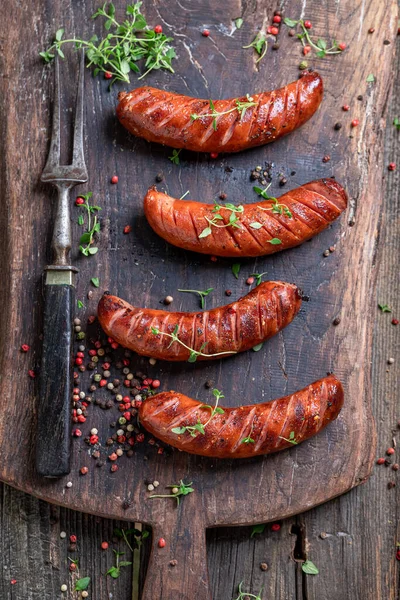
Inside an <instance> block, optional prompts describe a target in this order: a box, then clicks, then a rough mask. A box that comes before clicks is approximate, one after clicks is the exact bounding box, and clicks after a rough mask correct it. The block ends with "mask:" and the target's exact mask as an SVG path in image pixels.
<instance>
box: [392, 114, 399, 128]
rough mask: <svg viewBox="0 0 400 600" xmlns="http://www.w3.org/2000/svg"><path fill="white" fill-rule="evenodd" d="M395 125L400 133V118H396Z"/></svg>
mask: <svg viewBox="0 0 400 600" xmlns="http://www.w3.org/2000/svg"><path fill="white" fill-rule="evenodd" d="M393 125H394V126H395V127H396V129H397V131H400V119H399V117H395V118H394V121H393Z"/></svg>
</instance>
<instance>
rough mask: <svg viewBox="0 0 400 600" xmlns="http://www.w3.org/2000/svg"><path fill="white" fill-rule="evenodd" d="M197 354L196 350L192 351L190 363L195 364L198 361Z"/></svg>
mask: <svg viewBox="0 0 400 600" xmlns="http://www.w3.org/2000/svg"><path fill="white" fill-rule="evenodd" d="M197 356H198V354H197V352H195V351H194V350H192V351H191V353H190V356H189V358H188V362H190V363H195V362H196V361H197Z"/></svg>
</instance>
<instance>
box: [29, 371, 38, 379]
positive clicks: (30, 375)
mask: <svg viewBox="0 0 400 600" xmlns="http://www.w3.org/2000/svg"><path fill="white" fill-rule="evenodd" d="M28 375H29V377H30V378H31V379H35V377H36V373H35V371H34V370H33V369H29V371H28Z"/></svg>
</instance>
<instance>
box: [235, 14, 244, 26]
mask: <svg viewBox="0 0 400 600" xmlns="http://www.w3.org/2000/svg"><path fill="white" fill-rule="evenodd" d="M242 25H243V19H242V18H241V17H239V18H238V19H235V26H236V29H240V28H241V26H242Z"/></svg>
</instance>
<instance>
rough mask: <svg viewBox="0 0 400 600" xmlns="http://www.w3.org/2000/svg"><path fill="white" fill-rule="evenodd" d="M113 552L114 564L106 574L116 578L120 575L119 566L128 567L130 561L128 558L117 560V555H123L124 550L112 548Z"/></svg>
mask: <svg viewBox="0 0 400 600" xmlns="http://www.w3.org/2000/svg"><path fill="white" fill-rule="evenodd" d="M113 552H114V554H115V565H114V566H112V567H110V568H109V569H108V571H107V573H106V575H110V576H111V577H112V578H113V579H118V577H119V576H120V575H121V567H129V565H131V564H132V563H131V562H130V561H128V560H123V561H120V560H119V557H120V556H123V555H124V554H125V552H118V551H117V550H114V549H113Z"/></svg>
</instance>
